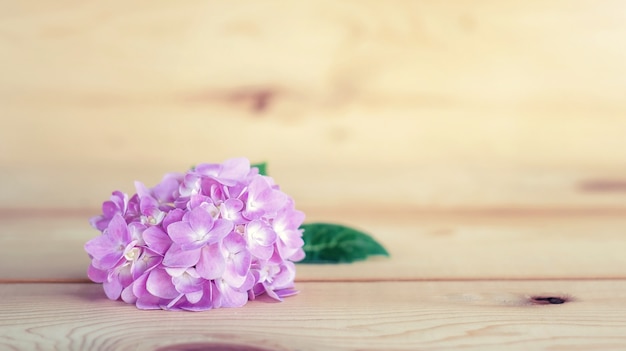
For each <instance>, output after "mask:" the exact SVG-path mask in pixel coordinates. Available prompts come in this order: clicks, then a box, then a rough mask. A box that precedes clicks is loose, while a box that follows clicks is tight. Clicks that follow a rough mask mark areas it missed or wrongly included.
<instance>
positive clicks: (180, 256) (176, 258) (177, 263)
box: [163, 244, 202, 267]
mask: <svg viewBox="0 0 626 351" xmlns="http://www.w3.org/2000/svg"><path fill="white" fill-rule="evenodd" d="M201 250H202V249H201V248H200V249H194V250H183V249H181V247H180V245H178V244H172V246H170V248H169V249H168V250H167V252H166V253H165V257H163V265H165V266H166V267H192V266H194V265H195V264H196V263H198V260H199V259H200V252H201Z"/></svg>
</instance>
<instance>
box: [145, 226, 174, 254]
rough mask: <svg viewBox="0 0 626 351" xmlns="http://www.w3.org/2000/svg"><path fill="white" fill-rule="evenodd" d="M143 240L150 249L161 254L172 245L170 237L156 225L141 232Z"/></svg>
mask: <svg viewBox="0 0 626 351" xmlns="http://www.w3.org/2000/svg"><path fill="white" fill-rule="evenodd" d="M143 240H144V241H145V242H146V245H147V246H148V247H149V248H150V249H152V250H154V251H155V252H158V253H159V254H161V255H163V254H164V253H165V252H166V251H167V250H168V249H169V248H170V246H171V245H172V240H171V239H170V237H169V236H168V235H167V234H166V233H165V232H164V231H163V230H162V229H161V228H160V227H158V226H151V227H148V229H146V230H145V231H144V232H143Z"/></svg>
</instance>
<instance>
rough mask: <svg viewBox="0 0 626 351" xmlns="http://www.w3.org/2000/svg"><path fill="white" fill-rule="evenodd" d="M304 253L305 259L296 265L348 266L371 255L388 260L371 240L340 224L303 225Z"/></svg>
mask: <svg viewBox="0 0 626 351" xmlns="http://www.w3.org/2000/svg"><path fill="white" fill-rule="evenodd" d="M300 229H304V233H303V235H302V239H304V246H303V250H304V253H305V254H306V257H305V258H304V259H303V260H302V261H300V262H298V263H349V262H354V261H360V260H364V259H366V258H367V257H368V256H371V255H383V256H389V253H388V252H387V250H385V248H384V247H383V246H382V245H380V244H379V243H378V242H377V241H376V240H374V239H373V238H372V237H371V236H369V235H367V234H365V233H363V232H361V231H358V230H356V229H353V228H349V227H346V226H343V225H339V224H331V223H308V224H303V225H302V226H301V227H300Z"/></svg>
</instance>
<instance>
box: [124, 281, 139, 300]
mask: <svg viewBox="0 0 626 351" xmlns="http://www.w3.org/2000/svg"><path fill="white" fill-rule="evenodd" d="M121 297H122V301H124V302H126V303H133V304H134V303H135V302H137V296H135V294H133V285H132V284H131V285H129V286H127V287H125V288H124V289H123V290H122V294H121Z"/></svg>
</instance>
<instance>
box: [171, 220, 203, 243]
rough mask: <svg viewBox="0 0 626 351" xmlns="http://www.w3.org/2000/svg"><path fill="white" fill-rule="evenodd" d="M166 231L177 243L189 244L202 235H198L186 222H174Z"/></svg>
mask: <svg viewBox="0 0 626 351" xmlns="http://www.w3.org/2000/svg"><path fill="white" fill-rule="evenodd" d="M167 233H168V234H169V236H170V238H171V239H172V241H173V242H175V243H177V244H190V243H193V242H195V241H197V240H198V239H201V238H202V237H198V236H197V235H196V233H195V232H194V231H193V230H192V229H191V226H190V225H189V223H188V222H176V223H172V224H170V225H169V226H168V227H167Z"/></svg>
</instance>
